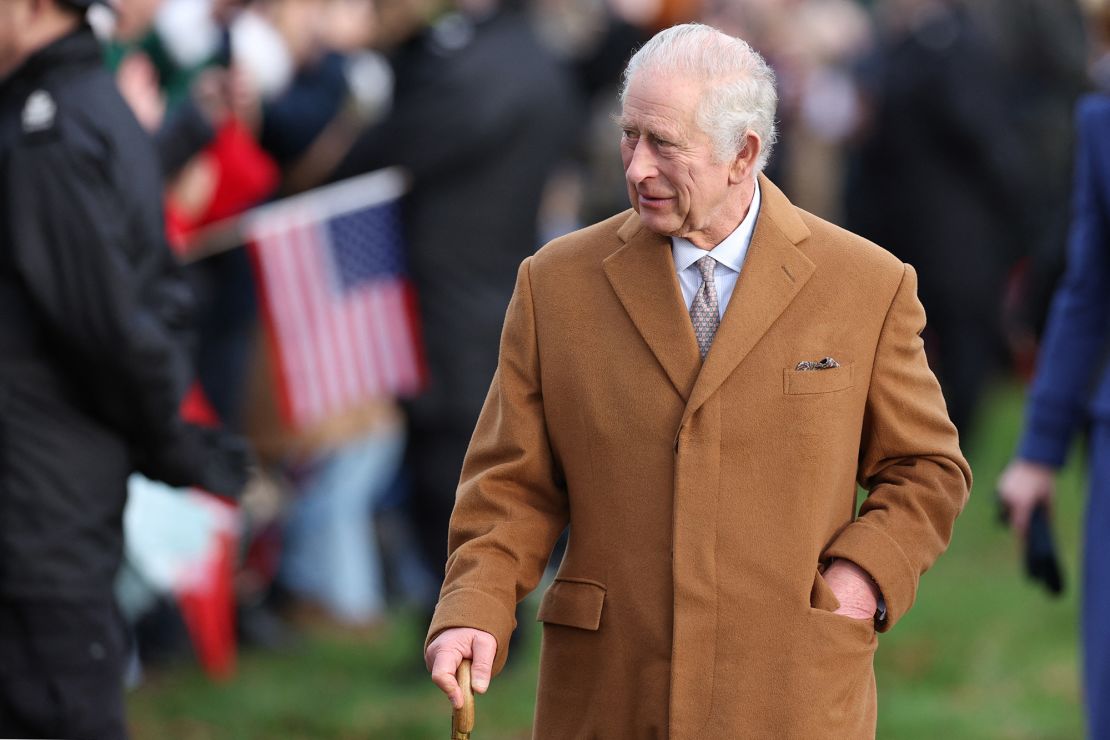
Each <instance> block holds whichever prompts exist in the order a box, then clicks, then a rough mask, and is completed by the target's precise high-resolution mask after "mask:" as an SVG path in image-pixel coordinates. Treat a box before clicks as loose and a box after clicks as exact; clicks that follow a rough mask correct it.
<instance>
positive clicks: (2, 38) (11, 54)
mask: <svg viewBox="0 0 1110 740" xmlns="http://www.w3.org/2000/svg"><path fill="white" fill-rule="evenodd" d="M31 10H32V8H31V0H0V79H2V78H4V77H7V76H8V74H10V73H11V72H13V71H14V70H15V68H16V67H17V66H19V63H20V62H21V61H23V57H24V49H23V43H22V34H23V33H24V32H25V29H26V28H27V27H28V26H29V25H30V23H31V15H32V13H31Z"/></svg>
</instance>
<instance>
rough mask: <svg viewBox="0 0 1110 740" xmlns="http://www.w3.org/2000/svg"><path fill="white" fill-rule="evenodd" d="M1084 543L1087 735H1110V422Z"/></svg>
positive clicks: (1099, 428)
mask: <svg viewBox="0 0 1110 740" xmlns="http://www.w3.org/2000/svg"><path fill="white" fill-rule="evenodd" d="M1090 444H1091V449H1090V457H1089V458H1088V459H1089V460H1090V466H1091V469H1090V492H1089V494H1088V498H1087V511H1086V517H1085V523H1084V540H1085V541H1084V544H1083V616H1082V619H1083V679H1084V681H1083V683H1084V698H1085V703H1086V707H1087V736H1088V737H1090V738H1091V739H1092V740H1110V536H1108V535H1110V423H1107V422H1105V421H1099V422H1095V424H1094V426H1093V428H1092V430H1091V442H1090Z"/></svg>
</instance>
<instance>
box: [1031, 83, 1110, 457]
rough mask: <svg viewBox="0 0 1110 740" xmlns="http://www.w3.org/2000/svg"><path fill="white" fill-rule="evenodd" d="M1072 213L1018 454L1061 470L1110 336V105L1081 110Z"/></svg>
mask: <svg viewBox="0 0 1110 740" xmlns="http://www.w3.org/2000/svg"><path fill="white" fill-rule="evenodd" d="M1077 120H1078V128H1079V147H1078V149H1077V158H1076V163H1075V187H1074V191H1073V195H1072V198H1073V205H1072V209H1073V213H1072V225H1071V232H1070V235H1069V241H1068V264H1067V271H1066V272H1065V274H1064V279H1063V281H1062V282H1061V284H1060V287H1059V288H1058V289H1057V291H1056V295H1055V296H1054V297H1053V300H1052V308H1051V310H1050V312H1049V318H1048V324H1047V330H1046V332H1045V338H1044V342H1043V344H1042V346H1041V350H1040V354H1039V357H1038V366H1037V376H1036V379H1035V380H1034V382H1033V388H1032V391H1031V393H1030V399H1029V405H1028V408H1027V409H1026V422H1025V432H1024V434H1023V436H1022V439H1021V443H1020V446H1019V448H1018V455H1019V456H1020V457H1022V458H1024V459H1026V460H1030V461H1033V462H1039V463H1043V464H1045V465H1051V466H1053V467H1060V466H1062V465H1063V464H1064V460H1065V458H1066V457H1067V452H1068V448H1069V447H1070V446H1071V441H1072V439H1073V437H1074V436H1075V433H1076V431H1077V430H1078V429H1079V427H1080V425H1081V424H1082V423H1083V420H1084V418H1085V411H1086V404H1087V400H1088V398H1089V396H1090V392H1091V385H1092V382H1093V381H1094V379H1095V374H1096V373H1097V372H1098V371H1099V370H1100V369H1101V368H1102V366H1103V364H1104V363H1103V360H1104V351H1105V347H1106V339H1107V332H1108V330H1110V321H1107V316H1110V249H1108V246H1110V245H1108V243H1107V236H1108V226H1107V212H1106V208H1105V205H1106V203H1107V202H1108V201H1107V195H1108V194H1107V192H1106V183H1105V182H1104V181H1103V177H1102V170H1103V169H1104V168H1105V167H1107V166H1110V151H1107V150H1106V146H1105V141H1106V132H1107V131H1110V100H1108V99H1107V98H1105V97H1102V96H1097V97H1091V98H1087V99H1086V100H1084V101H1083V102H1082V103H1081V104H1080V107H1079V110H1078V116H1077Z"/></svg>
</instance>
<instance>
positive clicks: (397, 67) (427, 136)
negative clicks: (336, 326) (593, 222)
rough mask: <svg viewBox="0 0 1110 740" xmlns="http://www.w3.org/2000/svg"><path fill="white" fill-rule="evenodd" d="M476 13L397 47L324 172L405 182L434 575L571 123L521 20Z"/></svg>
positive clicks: (417, 480) (420, 503)
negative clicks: (368, 116)
mask: <svg viewBox="0 0 1110 740" xmlns="http://www.w3.org/2000/svg"><path fill="white" fill-rule="evenodd" d="M472 4H473V3H472ZM485 5H486V7H484V8H482V9H478V8H474V7H467V8H464V10H466V11H467V12H461V13H457V14H454V15H451V16H448V17H447V18H445V19H444V20H442V21H440V23H438V24H437V25H435V26H433V27H431V28H427V29H423V30H421V31H419V32H417V33H416V34H415V35H414V36H412V37H411V38H408V39H407V40H406V41H404V42H403V43H402V44H401V45H400V46H399V48H398V49H397V50H396V51H395V53H394V55H393V58H392V60H391V62H392V65H393V69H394V76H395V80H396V83H395V98H394V101H393V107H392V110H391V112H390V113H389V114H388V115H387V116H386V118H384V119H383V120H382V121H381V122H380V123H378V124H376V125H374V126H372V127H370V128H369V129H368V130H367V131H366V132H365V133H364V134H363V136H362V137H361V138H360V139H359V140H358V142H357V143H356V144H355V145H354V147H353V148H352V150H351V151H350V153H349V155H348V156H347V158H346V160H345V161H344V162H343V163H342V164H340V165H339V168H338V171H337V172H336V173H335V175H334V176H335V177H336V178H341V177H347V176H351V175H354V174H358V173H361V172H367V171H370V170H373V169H377V168H380V167H385V166H390V165H401V166H403V167H405V168H406V169H407V170H408V171H409V173H410V174H411V176H412V178H413V187H412V191H411V193H410V194H409V196H408V197H407V198H406V199H405V201H404V203H403V218H404V229H405V238H406V240H407V243H408V246H409V259H410V268H411V273H412V277H413V280H414V283H415V285H416V288H417V292H418V295H419V302H420V312H421V319H422V321H423V330H424V339H425V344H426V351H427V365H428V370H429V376H430V377H429V383H428V387H427V390H426V392H425V393H424V394H423V395H421V396H420V397H419V398H417V399H416V400H415V401H414V402H413V403H412V404H411V406H410V407H409V414H410V416H409V421H410V433H409V441H408V453H407V456H408V464H409V470H410V474H411V485H412V489H411V496H412V512H413V518H414V519H415V524H416V528H417V531H418V534H419V537H420V540H421V546H422V548H423V550H424V555H425V558H426V560H427V563H428V564H429V566H431V567H432V568H433V569H434V571H435V572H437V573H439V574H440V575H442V571H443V563H444V561H445V560H446V558H447V525H448V520H449V518H450V514H451V508H452V506H453V505H454V500H455V489H456V487H457V485H458V482H459V470H460V468H461V466H462V460H463V457H464V455H465V453H466V447H467V444H468V442H469V440H470V435H471V432H472V431H473V429H474V424H475V422H476V421H477V419H478V413H479V412H480V411H481V407H482V402H483V401H484V400H485V397H486V392H487V391H488V389H489V380H490V378H491V377H493V372H494V370H495V368H496V366H497V352H498V343H499V339H500V334H501V324H502V322H503V320H504V318H505V309H506V307H507V306H508V304H509V298H510V296H511V295H512V292H513V285H514V282H515V277H516V270H517V266H518V265H519V264H520V262H521V260H523V259H524V258H525V257H527V256H529V255H530V254H532V253H533V252H534V251H535V249H536V248H537V246H538V239H539V237H538V233H537V232H538V229H537V223H536V222H537V211H538V209H539V205H540V198H541V196H542V193H543V189H544V186H545V185H546V182H547V179H548V177H549V175H550V174H551V172H552V170H553V169H554V168H555V166H556V165H557V164H558V163H559V162H560V160H561V158H562V156H563V155H564V153H565V152H566V150H567V148H568V147H569V145H570V143H571V141H572V140H573V136H574V134H575V131H576V128H575V126H576V123H577V116H578V113H577V106H578V102H577V99H576V97H575V95H574V92H573V84H572V82H571V80H570V77H569V74H568V73H567V72H566V71H565V70H564V69H563V68H562V67H560V66H559V65H558V63H557V62H556V61H555V59H554V58H553V56H552V55H551V54H550V53H549V52H548V51H547V50H545V49H544V48H543V46H542V45H541V43H540V41H539V39H538V38H537V36H536V35H535V33H534V32H533V31H532V29H531V27H530V25H529V20H528V18H527V15H526V14H525V13H524V12H523V11H522V10H521V9H518V8H515V7H508V6H505V7H497V5H496V3H486V4H485ZM382 20H383V22H385V20H386V19H385V18H384V17H383V19H382ZM429 606H430V605H429Z"/></svg>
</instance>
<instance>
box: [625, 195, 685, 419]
mask: <svg viewBox="0 0 1110 740" xmlns="http://www.w3.org/2000/svg"><path fill="white" fill-rule="evenodd" d="M617 233H618V235H619V236H620V237H621V238H622V239H624V240H625V242H626V244H625V245H624V246H623V247H621V248H620V249H618V250H617V251H616V252H614V253H613V254H611V255H610V256H609V257H607V258H606V259H605V262H604V267H605V276H606V277H607V278H608V279H609V283H610V284H611V285H612V286H613V291H614V292H615V293H616V294H617V298H618V299H620V302H621V305H623V306H624V310H625V311H626V312H627V313H628V316H629V317H630V318H631V319H632V323H633V324H635V326H636V330H637V331H639V332H640V335H641V336H642V337H643V338H644V342H645V343H647V345H648V347H649V348H650V349H651V351H652V353H653V354H654V355H655V358H656V359H657V360H658V361H659V364H660V365H661V366H662V367H663V370H664V371H665V372H666V373H667V377H668V378H670V381H671V384H672V385H674V388H675V390H676V391H677V392H678V394H679V395H680V396H681V397H682V400H683V401H687V400H689V397H690V389H691V387H693V385H694V380H695V378H697V375H698V370H699V366H700V365H701V358H700V357H699V355H698V343H697V339H696V338H695V337H694V327H693V325H692V324H691V323H690V317H689V316H688V315H687V313H686V311H684V310H683V301H682V293H681V291H680V289H679V287H678V277H677V276H676V275H675V271H674V259H673V257H672V256H671V243H670V240H669V239H668V238H667V237H664V236H660V235H659V234H656V233H654V232H652V231H651V230H649V229H646V228H644V227H643V226H642V225H641V224H640V218H639V216H637V215H635V214H633V215H631V216H629V219H628V221H626V222H625V224H624V225H623V226H622V227H621V229H620V230H619V231H618V232H617Z"/></svg>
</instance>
